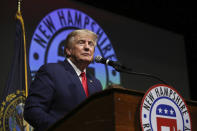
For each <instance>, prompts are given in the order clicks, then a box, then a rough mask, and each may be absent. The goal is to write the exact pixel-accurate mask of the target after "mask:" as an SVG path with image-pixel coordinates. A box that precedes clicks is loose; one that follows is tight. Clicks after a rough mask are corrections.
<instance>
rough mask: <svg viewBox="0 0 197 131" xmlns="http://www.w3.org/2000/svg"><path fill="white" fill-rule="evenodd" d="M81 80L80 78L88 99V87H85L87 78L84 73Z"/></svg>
mask: <svg viewBox="0 0 197 131" xmlns="http://www.w3.org/2000/svg"><path fill="white" fill-rule="evenodd" d="M81 78H82V85H83V89H84V91H85V93H86V96H87V97H88V85H87V78H86V74H85V72H82V73H81Z"/></svg>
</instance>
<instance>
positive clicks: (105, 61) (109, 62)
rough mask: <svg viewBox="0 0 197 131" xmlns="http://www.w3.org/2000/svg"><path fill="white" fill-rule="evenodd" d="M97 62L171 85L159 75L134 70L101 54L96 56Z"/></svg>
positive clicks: (119, 70)
mask: <svg viewBox="0 0 197 131" xmlns="http://www.w3.org/2000/svg"><path fill="white" fill-rule="evenodd" d="M95 62H96V63H102V64H105V65H109V66H112V67H113V68H114V69H115V70H116V71H118V72H124V73H128V74H133V75H139V76H145V77H148V78H153V79H156V80H158V81H160V82H162V83H163V84H167V85H169V84H168V83H167V82H166V81H164V80H162V79H160V78H159V77H157V76H154V75H151V74H146V73H137V72H133V71H132V69H131V68H127V67H125V66H123V65H122V64H119V63H118V62H117V61H112V60H109V59H106V58H103V57H101V56H96V57H95Z"/></svg>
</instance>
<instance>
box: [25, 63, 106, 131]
mask: <svg viewBox="0 0 197 131" xmlns="http://www.w3.org/2000/svg"><path fill="white" fill-rule="evenodd" d="M87 82H88V91H89V95H91V94H93V93H95V92H99V91H101V90H102V85H101V83H100V81H99V80H97V79H96V78H95V77H93V76H91V75H90V74H88V73H87ZM85 99H86V95H85V92H84V89H83V87H82V84H81V81H80V79H79V77H78V76H77V73H76V72H75V70H74V69H73V67H72V66H71V65H70V64H69V63H68V61H67V60H65V61H64V62H61V63H51V64H46V65H44V66H42V67H41V68H40V69H39V71H38V72H37V74H36V76H35V80H34V81H33V82H32V84H31V86H30V89H29V95H28V98H27V99H26V103H25V108H24V118H25V120H26V121H27V122H29V123H30V124H31V125H32V126H33V127H34V129H35V130H37V131H43V130H46V129H47V128H48V127H49V126H51V125H52V124H53V123H55V122H56V121H57V120H58V119H60V118H62V117H63V116H65V115H66V114H67V113H68V112H69V111H71V110H72V109H74V108H75V107H76V106H77V105H78V104H80V103H81V102H82V101H84V100H85Z"/></svg>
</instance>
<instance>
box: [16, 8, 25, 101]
mask: <svg viewBox="0 0 197 131" xmlns="http://www.w3.org/2000/svg"><path fill="white" fill-rule="evenodd" d="M16 18H17V19H18V20H19V21H20V22H21V25H22V30H23V41H24V42H23V43H24V65H25V97H27V96H28V81H27V52H26V39H25V38H26V37H25V26H24V21H23V17H22V15H21V12H20V10H18V11H17V13H16Z"/></svg>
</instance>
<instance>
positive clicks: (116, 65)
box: [95, 56, 131, 71]
mask: <svg viewBox="0 0 197 131" xmlns="http://www.w3.org/2000/svg"><path fill="white" fill-rule="evenodd" d="M95 62H96V63H102V64H106V65H109V66H112V67H113V68H115V69H116V70H117V71H120V70H121V69H127V70H131V69H128V68H126V67H125V66H123V65H121V64H119V63H118V62H117V61H112V60H109V59H105V58H103V57H101V56H96V57H95Z"/></svg>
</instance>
